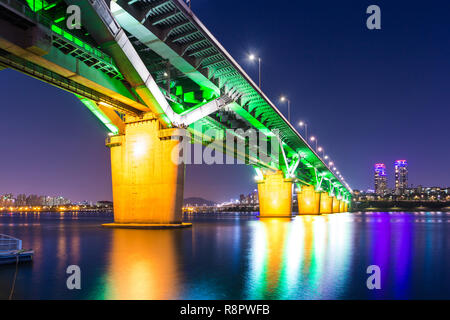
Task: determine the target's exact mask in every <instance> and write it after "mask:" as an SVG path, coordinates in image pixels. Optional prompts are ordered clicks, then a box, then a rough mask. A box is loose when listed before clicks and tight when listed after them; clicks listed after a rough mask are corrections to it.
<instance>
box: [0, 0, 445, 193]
mask: <svg viewBox="0 0 450 320" xmlns="http://www.w3.org/2000/svg"><path fill="white" fill-rule="evenodd" d="M192 1H193V4H192V7H193V10H194V12H195V13H196V14H197V15H198V16H199V17H200V19H201V20H202V21H203V22H204V24H205V25H206V26H207V27H208V28H209V29H210V30H211V31H212V33H213V34H214V35H215V36H216V37H217V38H218V40H219V41H220V42H221V43H222V44H223V45H224V47H225V48H226V49H227V50H228V51H229V52H230V53H231V54H232V55H233V56H234V58H235V59H236V60H237V61H238V62H239V63H241V64H242V66H243V67H244V68H245V69H246V70H247V72H248V73H249V74H250V75H251V76H252V77H254V79H255V80H256V79H257V78H256V77H257V73H256V71H257V68H256V66H255V65H252V64H250V63H249V62H248V61H247V59H246V55H247V54H248V53H249V52H254V53H256V54H258V55H260V56H261V57H262V59H263V89H264V91H265V92H266V93H267V95H268V96H269V97H270V98H271V99H272V100H273V101H274V102H277V103H278V97H279V96H280V95H281V94H286V95H288V96H289V97H290V99H291V101H292V119H293V121H294V120H295V122H298V121H299V120H304V121H306V122H307V123H308V124H309V132H310V133H311V134H314V135H316V136H317V137H318V138H319V144H320V145H321V146H323V147H324V148H325V150H326V151H327V154H328V155H329V156H330V157H331V158H332V159H333V160H334V162H335V163H336V164H337V167H338V168H339V169H340V171H341V172H342V173H343V174H344V176H345V177H346V179H347V181H348V182H349V183H350V185H351V187H353V188H354V189H367V188H369V187H372V184H373V181H372V180H373V178H372V167H373V164H374V163H376V162H384V163H386V165H387V168H388V170H387V172H388V179H389V184H390V185H391V186H392V180H393V162H394V161H395V160H396V159H403V158H404V159H407V160H408V162H409V171H410V175H409V176H410V183H412V184H414V185H418V184H422V185H427V186H431V185H433V186H434V185H437V186H447V185H450V170H449V163H450V148H449V138H450V134H449V119H450V108H449V101H450V79H449V75H450V41H449V40H450V2H449V1H444V0H442V1H440V0H434V1H406V0H404V1H403V0H395V1H392V0H390V1H350V0H346V1H301V0H298V1H292V0H278V1H263V0H258V1H257V0H252V1H251V0H245V1H242V0H228V1H211V0H192ZM371 4H377V5H379V6H380V7H381V11H382V30H376V31H370V30H368V29H367V28H366V26H365V21H366V17H367V15H366V14H365V11H366V8H367V6H369V5H371ZM0 94H1V96H2V108H3V122H2V125H1V126H0V135H1V136H2V137H3V138H2V139H1V144H0V146H1V151H2V155H1V168H2V170H1V171H0V193H5V192H13V193H15V194H17V193H20V192H24V193H38V194H48V195H59V194H61V195H64V196H67V197H69V198H71V199H73V200H83V199H87V200H99V199H111V186H110V183H111V182H110V168H109V165H110V164H109V154H108V150H107V148H106V147H104V138H105V137H106V134H107V133H106V130H105V129H104V128H103V126H102V125H101V124H100V123H99V122H98V121H97V120H96V119H95V118H94V116H93V115H91V114H90V112H89V111H88V110H87V109H86V108H85V107H84V106H83V105H82V104H81V103H80V102H79V101H78V100H77V99H76V98H75V97H73V96H72V95H71V94H69V93H66V92H63V91H61V90H59V89H56V88H53V87H51V86H49V85H47V84H45V83H41V82H39V81H37V80H34V79H31V78H27V77H26V76H24V75H21V74H19V73H17V72H13V71H9V70H4V71H1V72H0ZM279 108H280V110H282V111H286V107H285V106H283V105H279ZM186 180H187V181H186V186H185V195H186V197H188V196H202V197H205V198H208V199H211V200H227V199H230V198H232V197H234V198H235V197H237V196H238V195H239V194H240V193H248V192H250V191H251V190H252V189H254V188H255V185H254V182H253V172H252V169H251V168H249V167H245V166H213V167H204V166H188V167H187V170H186Z"/></svg>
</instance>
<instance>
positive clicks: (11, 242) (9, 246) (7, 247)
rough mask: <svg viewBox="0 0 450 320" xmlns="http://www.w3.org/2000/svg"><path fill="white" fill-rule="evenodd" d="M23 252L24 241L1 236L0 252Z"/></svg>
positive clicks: (4, 235)
mask: <svg viewBox="0 0 450 320" xmlns="http://www.w3.org/2000/svg"><path fill="white" fill-rule="evenodd" d="M14 250H22V240H20V239H16V238H13V237H11V236H7V235H6V234H0V252H2V251H14Z"/></svg>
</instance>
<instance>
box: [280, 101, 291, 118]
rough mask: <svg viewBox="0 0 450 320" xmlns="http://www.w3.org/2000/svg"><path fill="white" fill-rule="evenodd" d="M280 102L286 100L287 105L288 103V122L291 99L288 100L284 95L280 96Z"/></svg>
mask: <svg viewBox="0 0 450 320" xmlns="http://www.w3.org/2000/svg"><path fill="white" fill-rule="evenodd" d="M280 101H281V102H285V101H287V105H288V122H289V123H291V100H289V99H288V98H286V97H285V96H282V97H281V98H280Z"/></svg>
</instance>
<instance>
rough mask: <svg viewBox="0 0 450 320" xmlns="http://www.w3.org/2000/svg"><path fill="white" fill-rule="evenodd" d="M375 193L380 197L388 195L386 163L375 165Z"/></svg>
mask: <svg viewBox="0 0 450 320" xmlns="http://www.w3.org/2000/svg"><path fill="white" fill-rule="evenodd" d="M375 193H376V194H378V195H380V196H382V195H385V194H386V193H387V177H386V166H385V164H384V163H377V164H375Z"/></svg>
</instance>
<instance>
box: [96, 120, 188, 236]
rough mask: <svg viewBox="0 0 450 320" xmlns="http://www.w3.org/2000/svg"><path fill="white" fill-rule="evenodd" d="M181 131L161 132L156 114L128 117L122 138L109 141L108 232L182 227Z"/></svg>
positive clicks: (105, 225) (118, 136)
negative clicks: (111, 229) (110, 200)
mask: <svg viewBox="0 0 450 320" xmlns="http://www.w3.org/2000/svg"><path fill="white" fill-rule="evenodd" d="M177 130H179V129H161V128H160V123H159V121H158V120H157V119H156V117H155V116H154V115H153V114H152V113H147V114H145V115H144V116H143V118H138V117H132V116H127V117H126V120H125V130H124V133H123V134H122V135H117V136H113V137H110V138H109V139H108V140H107V143H106V145H107V146H108V147H109V148H110V149H111V172H112V185H113V200H114V223H111V224H104V225H103V226H104V227H120V228H143V229H154V228H156V229H158V228H177V227H188V226H191V224H187V223H183V222H182V206H183V191H184V190H183V188H184V169H185V166H184V163H183V164H177V162H176V161H173V160H172V154H173V153H174V152H177V150H178V151H179V150H180V149H179V148H180V147H181V143H180V139H181V138H180V134H179V133H180V132H179V131H177Z"/></svg>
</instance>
